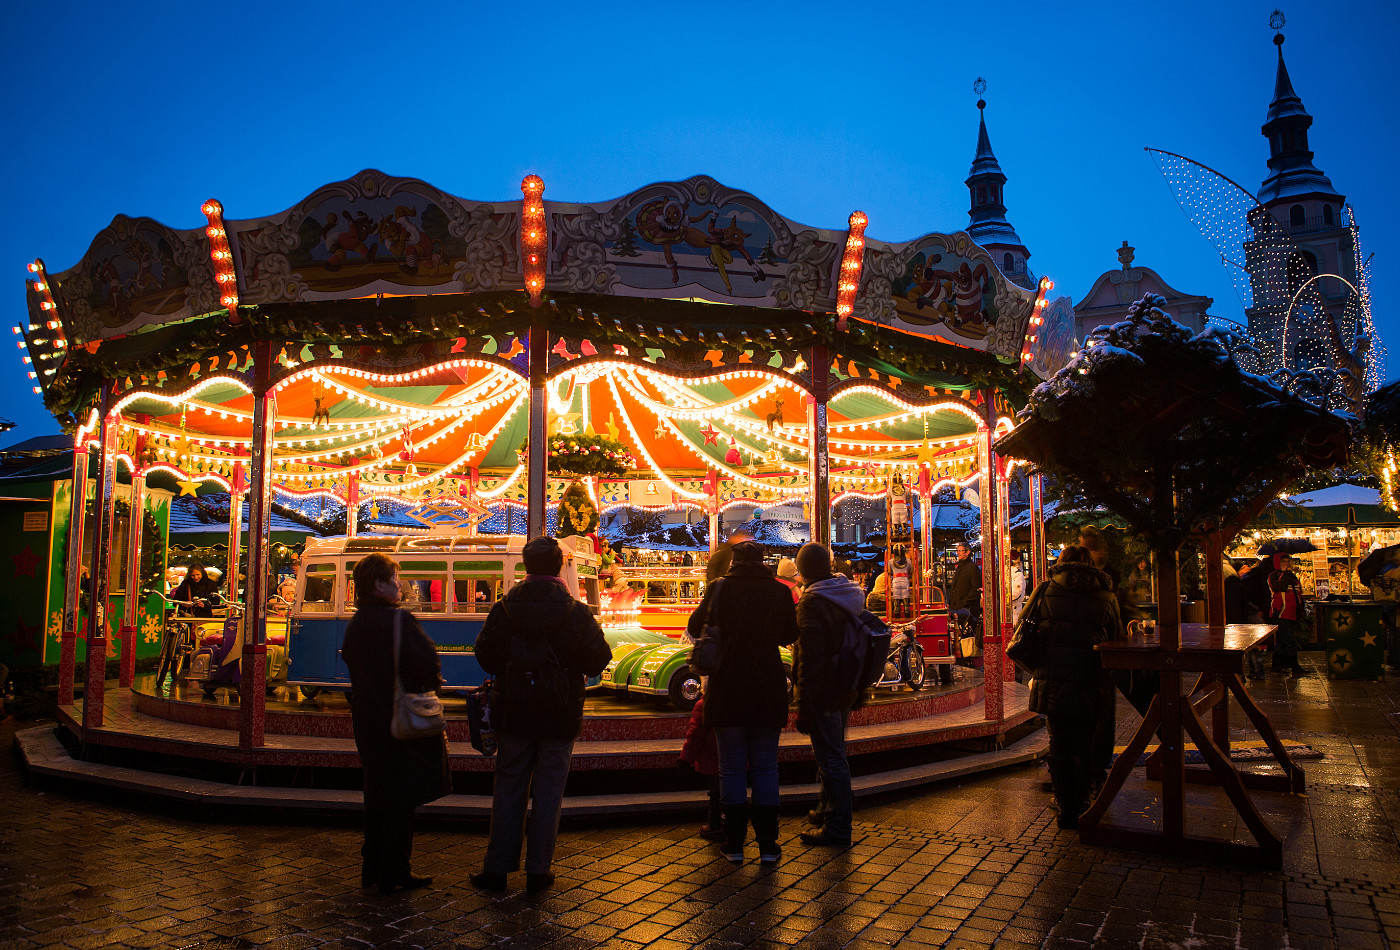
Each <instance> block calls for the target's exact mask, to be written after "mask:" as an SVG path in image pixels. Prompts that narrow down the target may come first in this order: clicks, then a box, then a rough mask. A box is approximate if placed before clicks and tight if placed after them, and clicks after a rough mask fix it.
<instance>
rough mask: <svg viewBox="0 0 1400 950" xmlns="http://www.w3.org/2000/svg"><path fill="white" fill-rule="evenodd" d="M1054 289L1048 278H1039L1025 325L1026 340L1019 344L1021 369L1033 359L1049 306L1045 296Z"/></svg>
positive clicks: (1053, 283)
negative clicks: (1033, 302)
mask: <svg viewBox="0 0 1400 950" xmlns="http://www.w3.org/2000/svg"><path fill="white" fill-rule="evenodd" d="M1054 289H1055V282H1054V281H1053V280H1051V279H1050V278H1049V277H1042V278H1040V286H1039V287H1037V288H1036V292H1035V305H1034V306H1033V307H1032V308H1031V318H1030V320H1029V321H1027V323H1026V338H1025V340H1024V341H1022V343H1021V367H1022V368H1023V369H1024V368H1025V366H1026V364H1027V363H1029V362H1030V361H1031V360H1033V359H1035V344H1036V341H1038V340H1039V339H1040V328H1041V327H1042V326H1043V325H1044V324H1045V308H1046V307H1048V306H1049V305H1050V301H1049V300H1048V299H1047V295H1048V294H1049V293H1050V291H1052V290H1054Z"/></svg>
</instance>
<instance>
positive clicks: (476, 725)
mask: <svg viewBox="0 0 1400 950" xmlns="http://www.w3.org/2000/svg"><path fill="white" fill-rule="evenodd" d="M495 696H496V685H495V683H494V682H493V681H491V680H489V679H488V680H487V681H486V682H484V683H482V684H481V685H480V686H478V687H477V688H476V689H474V690H472V691H471V692H469V693H467V725H468V727H469V729H470V736H471V744H472V748H473V749H475V750H476V751H478V752H480V753H481V754H482V755H495V754H496V730H495V728H494V727H492V725H491V701H492V700H493V699H494V698H495Z"/></svg>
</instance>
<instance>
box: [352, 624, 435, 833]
mask: <svg viewBox="0 0 1400 950" xmlns="http://www.w3.org/2000/svg"><path fill="white" fill-rule="evenodd" d="M396 613H397V614H398V615H399V616H400V617H401V618H402V624H403V626H402V628H401V633H400V635H399V639H400V642H401V646H400V655H399V679H400V680H401V681H402V683H403V689H404V691H405V692H409V693H427V692H431V691H433V690H436V689H437V688H438V686H440V685H441V683H442V665H441V664H440V663H439V662H438V655H437V648H436V647H435V646H434V645H433V641H432V640H429V639H428V635H427V634H425V633H424V632H423V628H422V627H420V626H419V625H418V621H417V620H415V619H413V615H412V614H410V613H409V612H408V611H406V610H400V609H399V608H398V607H396V606H395V605H393V604H391V603H389V602H388V601H387V600H380V599H379V598H374V599H372V600H370V601H366V602H361V604H360V605H359V607H358V609H357V610H356V611H355V616H353V617H351V618H350V623H349V624H347V625H346V627H345V641H344V643H342V644H341V648H340V650H341V656H342V657H344V659H345V665H346V666H347V667H349V669H350V689H351V693H350V721H351V725H352V727H353V729H354V733H355V747H356V748H357V749H358V750H359V752H360V762H361V763H362V764H363V765H364V771H365V801H366V804H372V803H374V802H375V801H378V802H381V803H385V804H391V803H392V804H399V805H422V804H424V803H426V802H430V801H433V800H434V799H436V798H440V797H442V796H443V795H446V794H448V793H449V792H450V791H451V790H452V781H451V778H450V777H449V775H448V771H447V741H446V739H445V738H444V737H443V736H430V737H428V738H425V739H395V738H394V737H393V736H391V735H390V734H389V722H390V721H391V720H392V719H393V717H394V614H396Z"/></svg>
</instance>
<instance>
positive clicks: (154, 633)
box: [141, 617, 160, 643]
mask: <svg viewBox="0 0 1400 950" xmlns="http://www.w3.org/2000/svg"><path fill="white" fill-rule="evenodd" d="M141 639H142V640H143V641H144V642H146V643H155V642H156V641H158V640H159V639H160V621H159V620H157V619H156V618H155V617H147V618H146V621H145V623H143V624H141Z"/></svg>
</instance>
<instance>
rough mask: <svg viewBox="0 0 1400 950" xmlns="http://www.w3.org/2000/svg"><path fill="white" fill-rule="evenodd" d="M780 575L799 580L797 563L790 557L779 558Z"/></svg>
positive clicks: (791, 579) (787, 578)
mask: <svg viewBox="0 0 1400 950" xmlns="http://www.w3.org/2000/svg"><path fill="white" fill-rule="evenodd" d="M778 576H779V577H781V578H784V579H786V580H790V581H795V580H797V564H796V562H795V561H793V559H792V558H790V557H783V558H779V559H778Z"/></svg>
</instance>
